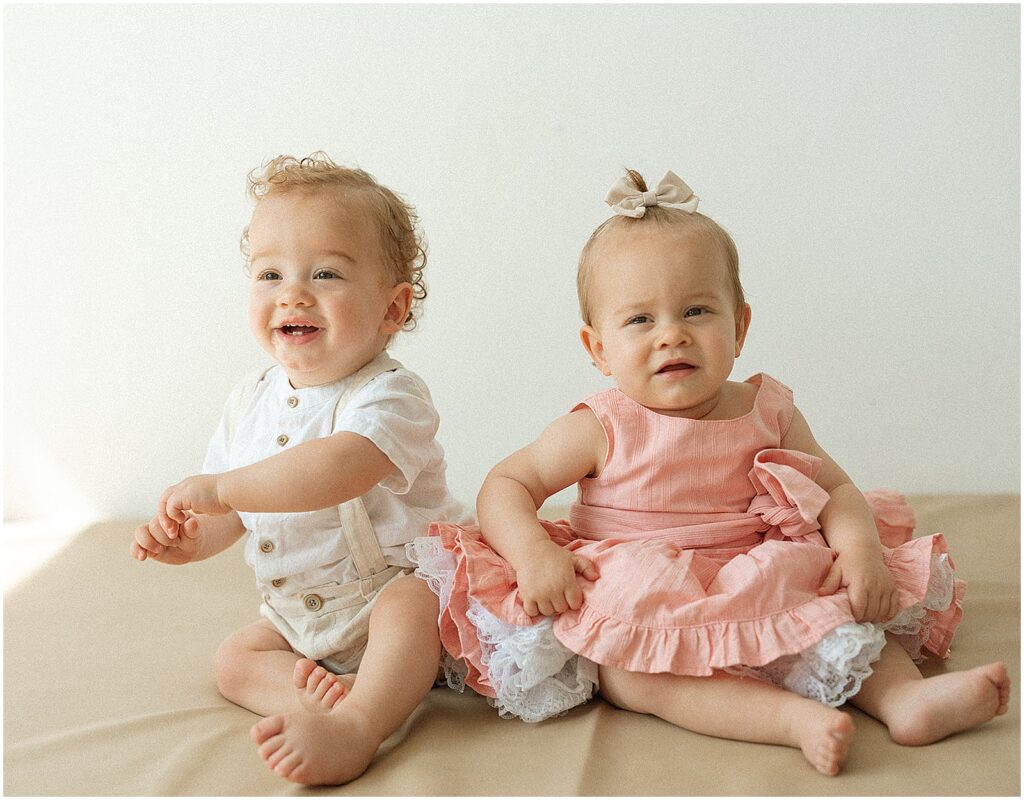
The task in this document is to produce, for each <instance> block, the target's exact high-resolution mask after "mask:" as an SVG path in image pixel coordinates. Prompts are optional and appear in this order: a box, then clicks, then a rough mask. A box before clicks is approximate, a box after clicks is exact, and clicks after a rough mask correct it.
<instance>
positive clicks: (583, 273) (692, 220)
mask: <svg viewBox="0 0 1024 800" xmlns="http://www.w3.org/2000/svg"><path fill="white" fill-rule="evenodd" d="M626 176H627V177H628V178H629V180H630V182H631V183H632V184H633V186H634V187H636V189H637V191H639V192H646V191H648V189H647V181H645V180H644V178H643V176H642V175H641V174H640V173H639V172H637V171H636V170H635V169H627V170H626ZM639 225H643V226H648V227H653V226H659V227H668V226H672V227H673V228H676V229H678V230H679V231H681V232H689V233H692V234H693V235H695V236H700V237H704V238H707V239H708V240H710V241H712V242H713V243H714V244H715V245H716V246H717V247H718V248H719V250H720V251H721V253H722V255H723V257H724V258H725V264H726V268H727V270H728V273H729V283H730V284H731V288H732V291H733V294H734V295H735V297H736V309H737V311H738V310H739V309H741V308H743V304H744V303H745V302H746V299H745V297H744V294H743V286H742V285H741V284H740V256H739V252H738V251H737V250H736V243H735V242H733V240H732V237H731V236H730V235H729V234H728V232H727V231H726V230H725V229H724V228H723V227H722V226H721V225H719V224H718V223H717V222H715V221H714V220H713V219H711V217H706V216H704V215H703V214H701V213H699V212H694V213H693V214H688V213H687V212H685V211H681V210H680V209H676V208H663V207H661V206H652V207H650V208H648V209H646V211H645V213H644V215H643V216H642V217H638V218H635V217H624V216H620V215H618V214H616V215H615V216H613V217H611V218H610V219H606V220H605V221H604V222H602V223H601V224H600V225H598V226H597V228H595V229H594V232H593V233H592V234H590V238H589V239H588V240H587V243H586V244H585V245H584V246H583V251H582V252H581V253H580V261H579V267H578V269H577V271H576V292H577V294H578V296H579V301H580V316H582V317H583V322H584V324H585V325H590V324H591V322H590V320H591V312H592V310H593V309H592V306H591V302H590V283H591V271H592V269H593V251H594V248H595V246H596V245H597V243H598V241H599V240H600V239H602V238H603V237H605V236H606V235H607V234H608V232H609V231H615V230H628V229H630V228H632V227H634V226H639Z"/></svg>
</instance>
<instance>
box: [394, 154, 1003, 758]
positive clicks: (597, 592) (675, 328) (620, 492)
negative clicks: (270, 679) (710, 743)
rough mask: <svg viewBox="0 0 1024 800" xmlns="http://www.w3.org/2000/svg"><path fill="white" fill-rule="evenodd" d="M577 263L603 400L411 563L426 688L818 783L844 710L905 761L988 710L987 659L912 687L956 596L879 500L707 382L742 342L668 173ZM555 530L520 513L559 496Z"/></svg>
mask: <svg viewBox="0 0 1024 800" xmlns="http://www.w3.org/2000/svg"><path fill="white" fill-rule="evenodd" d="M607 202H608V203H609V204H610V205H612V207H613V210H614V211H615V212H616V213H615V216H613V217H612V218H611V219H609V220H607V221H606V222H605V223H604V224H603V225H601V226H600V227H599V228H598V229H597V230H596V231H595V232H594V233H593V235H592V236H591V238H590V240H589V241H588V242H587V244H586V246H585V247H584V250H583V254H582V256H581V258H580V265H579V274H578V289H579V297H580V307H581V310H582V315H583V321H584V323H585V324H584V327H583V328H582V330H581V338H582V340H583V344H584V346H585V348H586V350H587V352H588V353H589V354H590V357H591V359H592V360H593V362H594V364H595V365H596V366H597V367H598V368H599V369H600V370H601V371H602V372H603V373H604V374H605V375H607V376H610V377H612V378H614V380H615V384H616V388H614V389H609V390H607V391H603V392H599V393H598V394H595V395H593V396H591V397H588V398H587V399H585V400H584V401H583V402H582V403H579V404H578V405H577V406H576V407H575V408H573V409H572V410H571V411H570V413H568V414H566V415H565V416H563V417H561V418H559V419H557V420H555V422H553V423H552V424H551V425H550V426H548V428H547V429H546V430H545V431H544V432H543V433H542V434H541V436H540V437H539V438H538V439H537V440H536V441H535V442H533V443H532V444H530V445H529V446H527V447H525V448H523V449H522V450H520V451H518V452H516V453H514V454H513V455H511V456H509V457H508V458H506V459H505V460H504V461H502V462H501V463H500V464H499V465H498V466H497V467H495V468H494V469H493V470H492V471H491V473H490V474H489V475H488V477H487V480H486V481H485V483H484V485H483V488H482V489H481V491H480V495H479V498H478V513H479V519H480V527H479V528H477V527H465V526H459V525H455V524H451V523H437V524H435V525H433V526H431V530H430V533H431V535H430V536H428V537H424V538H420V539H417V540H416V541H415V542H413V543H412V544H411V545H409V553H410V557H411V558H413V560H414V561H416V562H417V563H418V564H419V569H418V570H417V574H418V575H419V576H420V577H422V578H424V579H426V580H427V581H428V583H429V584H430V585H431V587H432V588H433V589H434V591H435V592H436V593H437V594H438V596H439V597H440V600H441V613H440V618H439V621H440V630H441V640H442V644H443V646H444V648H445V650H446V651H447V659H446V672H447V675H448V681H449V683H450V684H451V685H452V686H453V687H456V688H461V687H462V686H464V685H469V686H470V687H472V688H473V689H474V690H476V691H478V692H480V693H481V694H483V695H486V696H488V697H489V698H491V699H492V703H493V704H494V705H495V706H496V707H497V708H498V710H499V712H500V713H501V714H502V716H516V717H520V718H522V719H525V720H527V721H537V720H541V719H545V718H547V717H550V716H554V715H557V714H560V713H564V712H565V711H566V710H568V709H569V708H571V707H573V706H575V705H578V704H580V703H583V702H586V700H587V699H589V698H590V697H591V695H592V693H593V692H594V690H595V689H597V690H598V691H600V693H601V695H602V696H603V697H604V698H605V699H606V700H608V701H609V702H611V703H612V704H614V705H616V706H618V707H620V708H624V709H629V710H633V711H638V712H642V713H649V714H655V715H657V716H659V717H661V718H663V719H665V720H668V721H669V722H672V723H674V724H676V725H679V726H681V727H684V728H687V729H690V730H694V731H698V732H702V733H707V734H710V735H713V736H721V737H725V738H731V739H741V740H746V741H752V742H767V743H773V744H783V745H789V746H792V747H796V748H800V749H801V750H802V752H803V754H804V755H805V757H806V758H807V760H808V761H809V762H810V763H811V764H812V765H813V766H814V767H815V768H816V769H817V770H818V771H819V772H821V773H823V774H826V775H834V774H836V773H838V771H839V769H840V768H841V766H842V764H843V761H844V760H845V758H846V754H847V751H848V749H849V747H850V743H851V741H852V739H853V733H854V730H853V721H852V719H851V717H850V716H849V715H848V714H846V713H845V712H843V711H841V710H839V708H838V707H839V706H841V705H842V704H843V703H845V702H847V701H849V702H851V703H853V704H854V705H855V706H857V707H858V708H860V709H862V710H864V711H865V712H866V713H868V714H870V715H871V716H873V717H875V718H876V719H878V720H880V721H882V722H883V723H884V724H885V725H886V726H887V727H888V729H889V732H890V734H891V736H892V738H893V740H894V741H896V742H898V743H900V744H905V745H922V744H928V743H931V742H934V741H937V740H939V739H942V738H944V737H946V736H948V735H950V734H952V733H955V732H957V731H960V730H964V729H966V728H970V727H974V726H976V725H980V724H981V723H983V722H986V721H988V720H989V719H991V718H992V717H993V716H995V715H997V714H1004V713H1005V712H1006V709H1007V702H1008V697H1009V678H1008V676H1007V671H1006V668H1005V666H1004V665H1003V664H1001V663H995V664H988V665H985V666H981V667H977V668H975V669H972V670H967V671H963V672H950V673H946V674H942V675H938V676H935V677H932V678H927V679H924V678H922V676H921V673H920V671H919V670H918V668H917V666H916V665H915V661H916V660H920V658H921V654H922V651H928V652H930V653H933V654H935V655H937V656H939V657H945V656H946V655H947V653H948V650H949V645H950V641H951V639H952V636H953V632H954V630H955V629H956V627H957V625H958V624H959V621H960V617H961V613H962V612H961V600H962V597H963V593H964V583H963V581H961V580H960V579H958V578H957V576H956V572H955V567H954V563H953V560H952V558H951V557H950V556H949V554H948V552H947V548H946V543H945V541H944V539H943V537H942V535H941V534H935V535H933V536H926V537H922V538H918V539H911V532H912V530H913V527H914V515H913V512H912V511H911V510H910V507H909V506H908V505H907V503H906V500H905V499H904V498H903V497H902V496H901V495H899V494H897V493H895V492H875V493H868V494H867V495H863V494H861V492H860V491H858V489H857V487H856V486H854V484H853V483H852V482H851V480H850V478H849V477H848V476H847V475H846V473H845V472H843V470H842V469H841V468H840V467H839V465H838V464H836V462H835V461H833V460H832V459H831V458H830V457H829V455H828V453H826V452H825V451H824V450H823V449H822V448H821V447H820V446H819V445H818V443H817V442H816V441H815V439H814V437H813V435H812V434H811V430H810V427H809V426H808V424H807V421H806V420H805V419H804V417H803V415H802V414H801V413H800V411H799V410H798V409H797V408H796V407H795V406H794V404H793V398H792V393H791V392H790V390H789V389H788V388H787V387H785V386H784V385H783V384H781V383H779V382H778V381H777V380H775V379H774V378H771V377H769V376H768V375H764V374H759V375H755V376H753V377H751V378H749V379H747V380H746V381H744V382H742V383H740V382H735V381H731V380H729V376H730V373H731V371H732V367H733V362H734V360H735V359H736V357H737V356H739V354H740V349H741V348H742V346H743V342H744V339H745V337H746V334H747V329H748V327H749V324H750V306H749V305H747V304H746V303H745V301H744V296H743V289H742V287H741V285H740V281H739V271H738V257H737V254H736V247H735V245H734V243H733V241H732V239H731V238H730V237H729V235H728V234H727V233H726V232H725V231H724V230H723V229H722V228H721V227H719V226H718V225H717V224H716V223H715V222H714V221H712V220H711V219H709V218H708V217H706V216H704V215H703V214H699V213H697V211H696V207H697V198H696V197H695V196H694V195H693V193H692V192H691V191H690V189H689V187H688V186H686V184H685V183H683V182H682V181H681V180H680V179H679V178H678V177H677V176H675V175H674V174H672V173H669V174H668V175H666V176H665V178H664V179H663V180H662V181H661V182H660V183H659V185H658V186H657V188H656V189H655V190H654V191H651V190H649V189H648V188H647V185H646V183H645V182H644V180H643V178H642V177H641V176H640V175H639V174H638V173H636V172H634V171H632V170H630V171H629V172H628V173H627V177H625V178H622V179H620V180H619V181H618V182H617V183H616V185H615V186H613V187H612V190H611V192H609V195H608V198H607ZM573 483H578V484H579V500H578V502H577V503H575V504H574V505H573V507H572V511H571V516H570V519H569V520H568V521H567V522H565V521H563V522H558V523H551V522H547V521H542V520H539V519H538V518H537V509H538V508H539V507H540V506H541V505H542V504H543V503H544V501H545V500H546V499H547V498H548V497H550V496H551V495H553V494H555V493H556V492H558V491H560V490H562V489H564V488H565V487H567V486H569V485H571V484H573Z"/></svg>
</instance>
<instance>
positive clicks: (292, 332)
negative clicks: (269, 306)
mask: <svg viewBox="0 0 1024 800" xmlns="http://www.w3.org/2000/svg"><path fill="white" fill-rule="evenodd" d="M278 330H280V331H281V333H285V334H287V335H288V336H304V335H305V334H307V333H314V332H315V331H318V330H320V329H319V328H317V327H316V326H315V325H282V326H281V327H280V328H279V329H278Z"/></svg>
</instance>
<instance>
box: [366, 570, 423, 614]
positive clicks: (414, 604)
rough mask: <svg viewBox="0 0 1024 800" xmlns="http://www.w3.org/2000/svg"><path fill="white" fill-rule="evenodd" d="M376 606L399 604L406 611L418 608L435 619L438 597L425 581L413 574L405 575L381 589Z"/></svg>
mask: <svg viewBox="0 0 1024 800" xmlns="http://www.w3.org/2000/svg"><path fill="white" fill-rule="evenodd" d="M376 605H377V607H378V608H380V607H382V606H384V607H386V606H392V605H394V606H401V607H402V608H403V609H404V610H405V611H406V613H408V612H409V611H415V610H420V611H422V612H423V613H424V614H427V613H429V614H431V615H432V616H433V618H434V619H435V620H436V619H437V612H438V599H437V595H436V594H434V593H433V592H432V591H431V590H430V587H429V586H427V584H426V582H425V581H422V580H420V579H419V578H417V577H415V576H414V575H406V576H404V577H402V578H399V579H398V580H396V581H392V582H391V583H389V584H388V585H387V586H385V587H384V588H383V589H381V592H380V596H379V597H378V598H377V603H376Z"/></svg>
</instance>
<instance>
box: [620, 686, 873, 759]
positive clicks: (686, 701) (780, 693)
mask: <svg viewBox="0 0 1024 800" xmlns="http://www.w3.org/2000/svg"><path fill="white" fill-rule="evenodd" d="M600 685H601V694H602V695H603V696H604V697H605V698H606V699H607V700H608V701H609V702H611V703H612V704H613V705H616V706H618V707H619V708H624V709H626V710H628V711H637V712H640V713H642V714H653V715H655V716H657V717H661V719H664V720H666V721H667V722H671V723H672V724H674V725H678V726H679V727H681V728H686V729H687V730H691V731H694V732H696V733H703V734H706V735H708V736H717V737H720V738H723V739H736V740H739V741H746V742H762V743H765V744H781V745H786V746H788V747H795V748H799V749H800V751H801V752H802V753H803V754H804V757H805V758H806V759H807V761H808V762H810V764H811V766H813V767H814V768H815V769H816V770H818V772H820V773H822V774H823V775H836V774H838V772H839V770H840V768H841V767H842V765H843V762H844V761H845V760H846V755H847V752H848V750H849V748H850V743H851V742H852V741H853V732H854V728H853V719H852V718H851V717H850V715H849V714H847V713H845V712H843V711H838V710H837V709H834V708H829V707H828V706H825V705H822V704H821V703H818V702H816V701H814V700H808V699H807V698H805V697H801V696H800V695H797V694H793V693H792V692H787V691H786V690H784V689H780V688H778V687H776V686H773V685H771V684H769V683H765V682H763V681H759V680H755V679H753V678H740V677H736V676H733V675H728V674H726V673H722V672H716V673H715V674H714V675H711V676H709V677H706V678H703V677H702V678H697V677H689V676H683V675H671V674H669V673H657V674H645V673H639V672H625V671H623V670H619V669H613V668H610V667H603V666H602V667H601V668H600Z"/></svg>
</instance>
